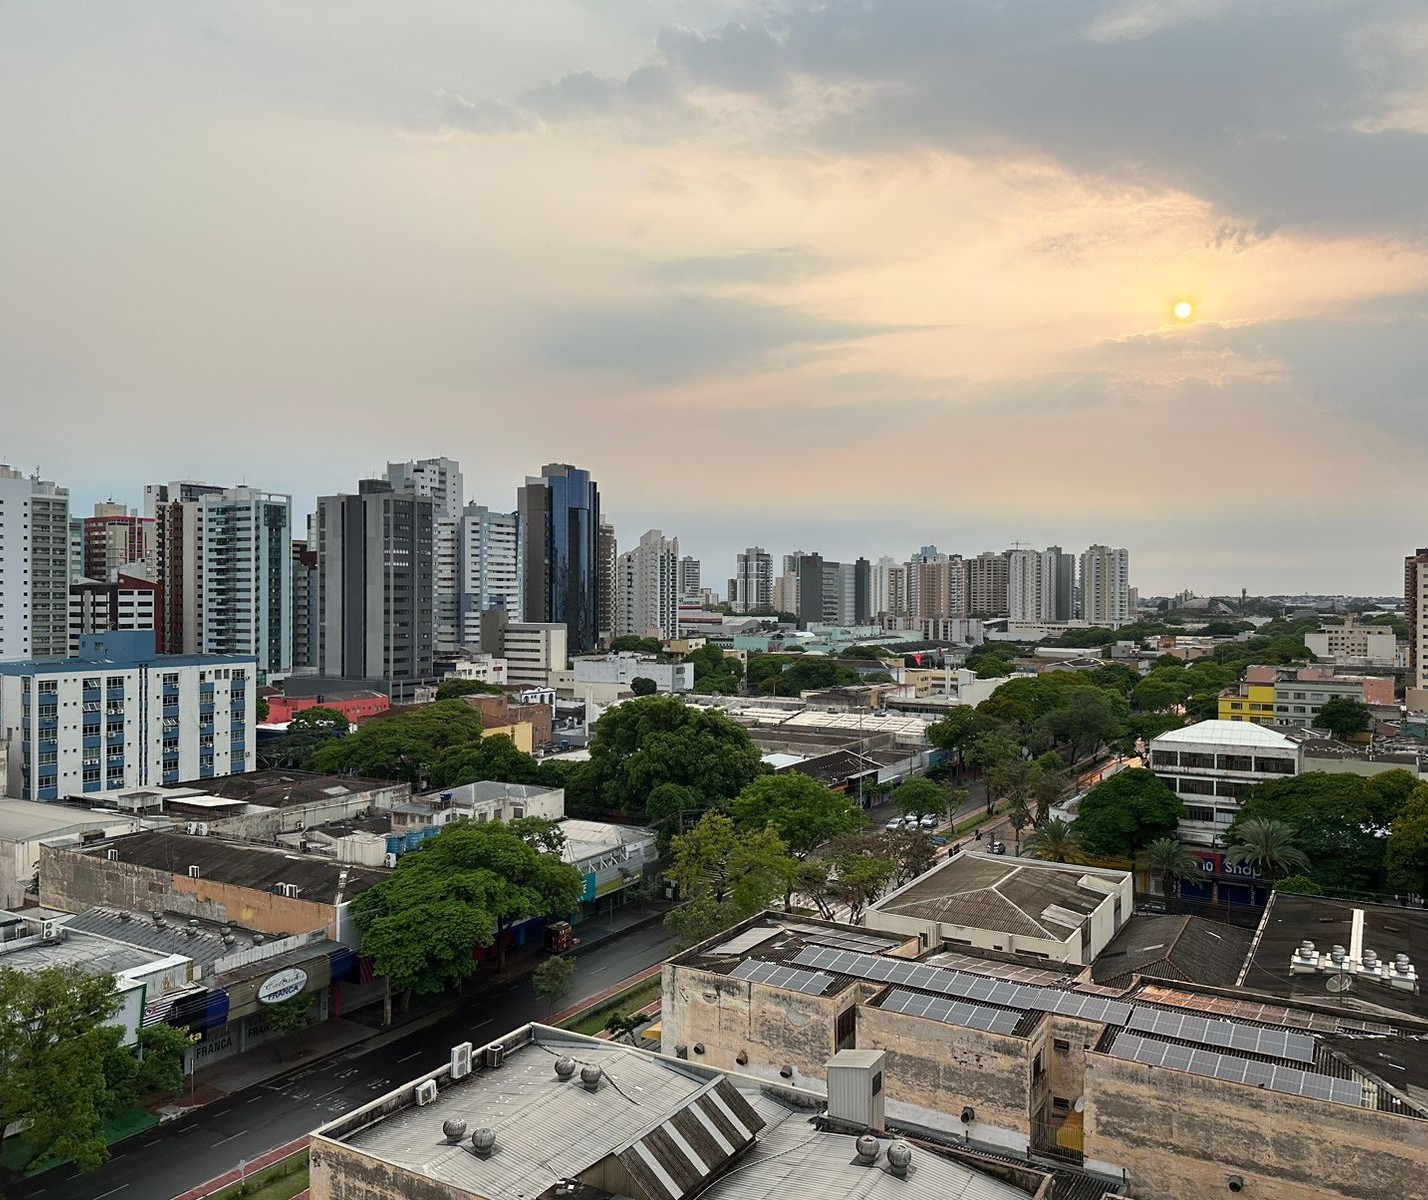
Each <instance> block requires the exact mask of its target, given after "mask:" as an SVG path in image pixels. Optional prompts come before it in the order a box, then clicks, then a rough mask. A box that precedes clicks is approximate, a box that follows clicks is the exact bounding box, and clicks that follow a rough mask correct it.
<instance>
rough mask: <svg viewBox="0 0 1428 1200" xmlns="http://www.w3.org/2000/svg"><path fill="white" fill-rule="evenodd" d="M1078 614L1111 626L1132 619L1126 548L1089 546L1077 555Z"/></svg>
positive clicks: (1128, 563)
mask: <svg viewBox="0 0 1428 1200" xmlns="http://www.w3.org/2000/svg"><path fill="white" fill-rule="evenodd" d="M1081 615H1082V617H1084V618H1085V620H1086V623H1087V624H1088V625H1094V626H1097V627H1100V628H1103V629H1115V628H1116V627H1117V626H1119V625H1126V624H1129V623H1130V622H1131V621H1133V620H1134V619H1135V614H1134V613H1133V612H1132V610H1131V603H1130V551H1129V550H1113V549H1111V547H1109V546H1091V547H1090V548H1089V549H1087V550H1085V551H1084V552H1083V553H1082V554H1081Z"/></svg>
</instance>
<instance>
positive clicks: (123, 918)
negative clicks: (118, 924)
mask: <svg viewBox="0 0 1428 1200" xmlns="http://www.w3.org/2000/svg"><path fill="white" fill-rule="evenodd" d="M133 916H134V914H133V913H131V912H130V911H129V910H128V909H127V908H126V909H123V910H122V911H121V912H120V913H119V919H120V920H121V921H128V920H131V919H132V918H133Z"/></svg>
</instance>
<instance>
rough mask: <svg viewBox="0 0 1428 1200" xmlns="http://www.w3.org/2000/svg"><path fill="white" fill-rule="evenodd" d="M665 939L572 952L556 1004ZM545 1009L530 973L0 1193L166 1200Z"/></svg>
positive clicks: (607, 979)
mask: <svg viewBox="0 0 1428 1200" xmlns="http://www.w3.org/2000/svg"><path fill="white" fill-rule="evenodd" d="M672 940H673V938H672V935H671V934H670V933H669V932H668V931H667V930H666V929H665V928H664V927H663V926H662V925H658V924H657V925H653V926H651V927H649V928H646V929H641V930H638V931H636V932H634V933H631V934H629V935H627V936H626V937H623V938H621V939H619V940H618V941H615V942H612V943H610V944H609V945H608V946H605V947H602V948H599V949H598V950H596V949H592V951H591V952H590V954H589V956H588V958H581V959H580V960H579V963H580V967H579V972H578V973H577V975H576V983H575V988H574V990H573V991H572V993H571V999H570V1000H568V1001H566V1002H565V1004H564V1005H563V1007H564V1006H569V1005H574V1004H576V1003H578V1002H579V1000H580V999H581V998H583V997H587V996H593V995H595V994H597V993H599V992H601V991H603V990H604V989H605V988H608V987H610V986H612V985H614V984H616V983H619V982H620V981H621V980H622V979H625V978H627V977H629V976H631V975H634V974H636V973H638V972H639V971H641V970H643V969H645V968H646V967H649V966H653V965H654V964H655V963H658V962H661V961H662V960H663V959H665V958H666V957H668V955H669V953H670V944H671V942H672ZM546 1010H547V1006H546V1004H545V1002H544V1001H542V1000H540V999H538V998H537V997H536V996H535V994H534V992H532V990H531V984H530V981H529V979H524V978H523V979H520V980H519V981H516V982H514V983H512V984H511V985H510V986H508V987H506V988H504V989H501V990H499V991H494V992H488V993H486V994H484V995H482V996H480V997H477V998H474V999H473V1000H472V1001H471V1003H470V1005H469V1006H468V1007H466V1008H465V1009H463V1010H462V1011H460V1012H457V1013H454V1014H452V1015H451V1016H449V1017H447V1018H444V1019H443V1020H441V1021H438V1022H437V1023H436V1024H434V1025H429V1026H427V1027H426V1028H424V1029H418V1030H414V1031H412V1032H411V1033H410V1034H408V1035H406V1036H405V1037H402V1038H400V1039H398V1040H397V1041H394V1042H391V1043H389V1044H387V1045H385V1046H382V1047H380V1048H378V1049H366V1050H364V1049H363V1048H362V1047H361V1046H357V1047H354V1048H353V1049H352V1050H349V1051H345V1052H343V1053H342V1054H339V1055H337V1056H336V1057H334V1058H331V1059H328V1060H326V1061H324V1062H322V1063H317V1064H314V1065H311V1066H306V1067H303V1068H300V1069H299V1070H298V1071H296V1072H295V1073H294V1074H292V1075H288V1076H285V1077H283V1078H281V1079H276V1080H273V1081H272V1082H270V1083H265V1084H259V1085H257V1086H255V1087H252V1088H249V1089H247V1090H246V1091H242V1092H237V1093H235V1094H233V1095H232V1096H229V1097H227V1098H226V1099H224V1100H221V1101H219V1102H217V1103H216V1104H212V1105H208V1106H206V1107H204V1108H201V1109H198V1110H197V1111H195V1112H193V1113H191V1114H189V1115H188V1116H185V1117H182V1118H180V1119H178V1120H176V1121H173V1122H170V1123H169V1124H166V1125H163V1126H160V1127H158V1128H156V1129H154V1130H151V1131H149V1132H146V1133H143V1134H140V1135H139V1136H138V1137H136V1138H134V1139H132V1140H130V1141H127V1142H121V1143H119V1144H118V1145H116V1146H114V1147H113V1148H112V1153H113V1157H112V1158H111V1159H110V1160H109V1162H107V1163H105V1164H104V1166H102V1167H100V1168H99V1170H97V1171H94V1172H92V1173H91V1174H87V1175H86V1174H84V1173H82V1172H80V1171H78V1170H76V1168H74V1167H72V1166H64V1167H59V1168H56V1169H55V1170H53V1171H47V1172H45V1173H44V1174H42V1175H37V1176H35V1177H34V1178H33V1179H28V1180H24V1181H22V1182H18V1183H15V1184H14V1185H12V1186H11V1187H10V1188H7V1189H6V1195H7V1196H9V1197H11V1200H20V1198H22V1197H30V1196H34V1197H40V1196H43V1197H44V1198H45V1200H101V1198H103V1197H115V1198H116V1200H164V1198H166V1197H170V1196H175V1195H177V1194H179V1193H180V1192H183V1191H185V1190H187V1189H188V1188H191V1187H194V1186H196V1185H197V1184H200V1183H202V1182H204V1181H205V1180H207V1179H212V1178H213V1177H214V1176H215V1175H219V1174H221V1173H222V1172H224V1171H227V1170H229V1169H231V1168H233V1167H236V1166H237V1165H238V1163H239V1162H240V1161H246V1160H249V1159H252V1158H255V1157H257V1156H258V1155H259V1154H262V1153H263V1152H264V1151H265V1150H269V1149H271V1148H273V1147H274V1146H278V1145H281V1144H282V1143H284V1142H287V1141H290V1140H292V1139H293V1138H295V1137H299V1136H301V1135H302V1134H304V1133H310V1132H311V1131H312V1130H313V1129H316V1128H317V1127H318V1126H319V1125H322V1124H325V1123H326V1122H328V1121H330V1120H332V1119H333V1118H334V1117H337V1116H340V1115H341V1114H342V1113H345V1112H347V1111H349V1110H351V1109H353V1108H356V1107H358V1106H359V1105H362V1104H365V1103H367V1102H368V1101H370V1100H373V1099H375V1098H376V1097H377V1096H379V1095H382V1094H383V1093H385V1092H387V1091H390V1090H391V1089H392V1088H394V1087H396V1086H398V1085H399V1084H400V1083H402V1082H403V1081H404V1080H407V1079H410V1078H412V1077H414V1076H415V1075H418V1074H420V1073H421V1072H423V1071H426V1070H430V1069H432V1068H434V1067H437V1066H439V1065H440V1064H442V1063H444V1062H446V1061H447V1057H448V1052H449V1051H450V1049H451V1047H452V1046H453V1045H456V1044H457V1043H459V1042H465V1041H471V1042H474V1043H475V1044H476V1045H478V1046H479V1045H481V1044H482V1043H484V1042H486V1041H489V1040H490V1039H492V1038H494V1037H498V1036H500V1035H501V1034H504V1033H506V1032H508V1031H509V1030H511V1029H514V1028H516V1027H517V1026H520V1025H523V1024H525V1023H526V1022H527V1021H539V1020H543V1019H544V1018H545V1016H546Z"/></svg>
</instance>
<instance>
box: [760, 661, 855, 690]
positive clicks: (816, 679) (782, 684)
mask: <svg viewBox="0 0 1428 1200" xmlns="http://www.w3.org/2000/svg"><path fill="white" fill-rule="evenodd" d="M857 682H858V672H857V671H855V670H853V668H852V667H849V666H845V665H844V664H843V663H841V662H839V661H838V660H837V659H836V658H833V657H831V656H829V655H823V654H806V655H804V656H803V657H802V658H800V659H799V660H798V661H797V662H795V663H794V664H793V666H791V667H789V668H788V670H786V671H785V672H784V673H783V676H782V678H781V679H780V680H779V695H781V696H784V695H786V696H797V695H798V694H799V693H800V692H811V691H817V690H821V689H822V688H831V687H846V686H847V685H848V684H852V683H857Z"/></svg>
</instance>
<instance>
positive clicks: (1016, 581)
mask: <svg viewBox="0 0 1428 1200" xmlns="http://www.w3.org/2000/svg"><path fill="white" fill-rule="evenodd" d="M1075 575H1076V569H1075V563H1074V560H1073V559H1072V558H1071V556H1070V555H1069V554H1063V553H1062V551H1061V547H1059V546H1048V547H1047V548H1046V549H1045V550H1012V551H1010V552H1009V553H1008V555H1007V615H1008V616H1009V618H1010V619H1011V620H1013V621H1069V620H1070V619H1071V615H1072V592H1073V590H1074V588H1075V582H1076V580H1075Z"/></svg>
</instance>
